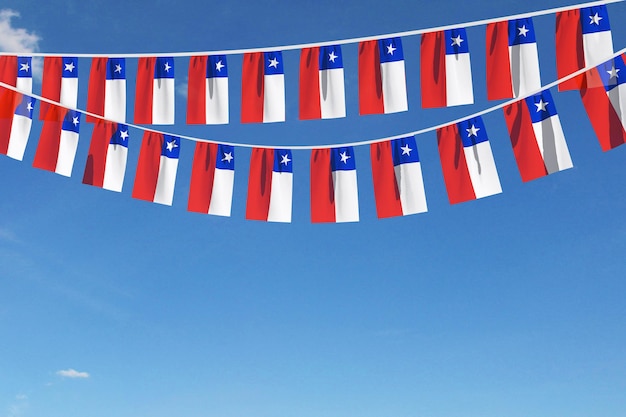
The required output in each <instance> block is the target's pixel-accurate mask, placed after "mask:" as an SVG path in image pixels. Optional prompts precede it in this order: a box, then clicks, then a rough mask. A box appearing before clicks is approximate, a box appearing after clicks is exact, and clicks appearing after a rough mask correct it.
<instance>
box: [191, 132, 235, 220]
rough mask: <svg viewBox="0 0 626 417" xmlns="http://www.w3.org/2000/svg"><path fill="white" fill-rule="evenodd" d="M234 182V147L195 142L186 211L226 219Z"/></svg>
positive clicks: (229, 208) (230, 204) (229, 209)
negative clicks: (224, 217)
mask: <svg viewBox="0 0 626 417" xmlns="http://www.w3.org/2000/svg"><path fill="white" fill-rule="evenodd" d="M234 181H235V148H233V147H232V146H230V145H222V144H216V143H207V142H197V143H196V150H195V153H194V156H193V167H192V169H191V185H190V187H189V200H188V202H187V210H189V211H193V212H197V213H204V214H212V215H214V216H226V217H229V216H230V211H231V206H232V200H233V184H234Z"/></svg>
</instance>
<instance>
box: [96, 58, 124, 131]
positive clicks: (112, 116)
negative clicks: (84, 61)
mask: <svg viewBox="0 0 626 417" xmlns="http://www.w3.org/2000/svg"><path fill="white" fill-rule="evenodd" d="M87 111H88V112H90V113H95V114H98V115H100V116H103V117H104V118H105V119H107V120H109V121H115V122H122V123H124V122H125V121H126V59H125V58H106V57H96V58H93V59H92V61H91V70H90V72H89V90H88V91H87ZM96 120H99V119H97V118H95V117H91V116H87V121H88V122H91V123H95V122H96Z"/></svg>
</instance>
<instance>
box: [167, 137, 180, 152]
mask: <svg viewBox="0 0 626 417" xmlns="http://www.w3.org/2000/svg"><path fill="white" fill-rule="evenodd" d="M165 147H166V148H167V150H168V151H170V152H172V151H173V150H174V148H178V145H177V144H176V141H175V140H171V141H169V142H167V145H165Z"/></svg>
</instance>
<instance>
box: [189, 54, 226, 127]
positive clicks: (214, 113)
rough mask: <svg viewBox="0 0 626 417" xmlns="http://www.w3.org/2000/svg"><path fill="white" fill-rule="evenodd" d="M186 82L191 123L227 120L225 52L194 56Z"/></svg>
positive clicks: (209, 123)
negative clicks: (222, 53) (223, 53)
mask: <svg viewBox="0 0 626 417" xmlns="http://www.w3.org/2000/svg"><path fill="white" fill-rule="evenodd" d="M187 85H188V88H187V123H188V124H206V125H217V124H228V119H229V117H228V66H227V62H226V55H210V56H206V55H203V56H192V57H191V58H190V59H189V77H188V84H187Z"/></svg>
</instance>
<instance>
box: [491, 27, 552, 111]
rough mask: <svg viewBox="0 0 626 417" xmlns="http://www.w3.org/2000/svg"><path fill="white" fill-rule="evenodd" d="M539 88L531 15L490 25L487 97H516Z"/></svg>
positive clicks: (537, 62)
mask: <svg viewBox="0 0 626 417" xmlns="http://www.w3.org/2000/svg"><path fill="white" fill-rule="evenodd" d="M540 88H541V77H540V73H539V57H538V54H537V41H536V39H535V29H534V26H533V20H532V18H530V17H525V18H522V19H513V20H508V21H504V22H497V23H490V24H488V25H487V98H488V99H489V100H500V99H507V98H515V97H520V96H525V95H527V94H529V93H532V92H535V91H537V90H539V89H540Z"/></svg>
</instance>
